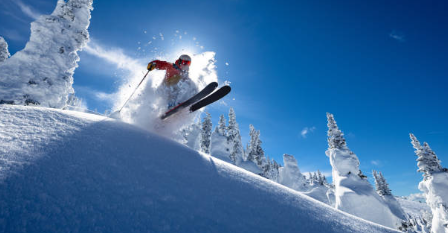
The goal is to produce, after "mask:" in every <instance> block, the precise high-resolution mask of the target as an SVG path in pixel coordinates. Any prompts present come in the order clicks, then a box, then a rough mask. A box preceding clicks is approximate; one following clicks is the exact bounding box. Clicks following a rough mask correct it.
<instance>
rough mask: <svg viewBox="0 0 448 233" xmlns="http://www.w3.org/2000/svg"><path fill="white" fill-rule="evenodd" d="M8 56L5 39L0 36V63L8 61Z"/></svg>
mask: <svg viewBox="0 0 448 233" xmlns="http://www.w3.org/2000/svg"><path fill="white" fill-rule="evenodd" d="M9 56H11V54H9V50H8V43H6V41H5V39H4V38H3V37H1V36H0V63H2V62H4V61H5V60H6V59H8V58H9Z"/></svg>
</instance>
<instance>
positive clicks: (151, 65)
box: [148, 62, 156, 71]
mask: <svg viewBox="0 0 448 233" xmlns="http://www.w3.org/2000/svg"><path fill="white" fill-rule="evenodd" d="M155 68H156V63H155V62H150V63H148V70H149V71H151V70H153V69H155Z"/></svg>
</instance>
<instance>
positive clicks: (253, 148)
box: [246, 125, 267, 170]
mask: <svg viewBox="0 0 448 233" xmlns="http://www.w3.org/2000/svg"><path fill="white" fill-rule="evenodd" d="M249 129H250V133H249V135H250V143H249V145H248V147H247V150H246V151H247V158H246V160H247V161H252V162H254V163H255V164H257V166H258V167H259V168H260V169H262V170H266V168H263V167H264V166H267V163H266V162H265V161H266V158H265V155H264V150H263V148H262V147H261V144H262V142H261V140H260V131H257V130H255V127H254V126H253V125H249Z"/></svg>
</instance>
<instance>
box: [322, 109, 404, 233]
mask: <svg viewBox="0 0 448 233" xmlns="http://www.w3.org/2000/svg"><path fill="white" fill-rule="evenodd" d="M327 119H328V150H327V151H326V152H325V154H326V155H327V156H328V157H329V158H330V164H331V166H332V168H333V171H332V174H333V183H334V198H335V208H336V209H339V210H342V211H345V212H347V213H350V214H353V215H356V216H358V217H361V218H364V219H366V220H369V221H372V222H376V223H378V224H381V225H384V226H388V227H392V228H398V227H399V226H401V221H402V218H401V216H398V215H397V214H395V211H394V210H392V209H391V208H390V207H389V206H388V205H387V203H386V202H385V201H384V200H383V198H381V197H380V196H379V195H378V193H376V191H375V189H374V188H373V187H372V185H371V184H370V183H369V181H368V180H367V179H365V178H364V175H362V172H361V171H360V169H359V164H360V163H359V159H358V157H357V156H356V154H355V153H353V152H352V151H351V150H350V149H349V148H348V147H347V144H346V141H345V139H344V137H343V133H342V132H341V131H340V130H339V128H338V126H337V124H336V121H335V120H334V116H333V115H332V114H330V113H327Z"/></svg>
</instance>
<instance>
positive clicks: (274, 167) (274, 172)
mask: <svg viewBox="0 0 448 233" xmlns="http://www.w3.org/2000/svg"><path fill="white" fill-rule="evenodd" d="M269 168H270V169H269V176H268V177H267V178H268V179H270V180H272V181H275V182H279V178H280V177H279V176H280V172H279V168H280V165H279V164H278V163H277V162H276V161H275V160H272V161H271V162H270V165H269Z"/></svg>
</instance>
